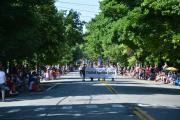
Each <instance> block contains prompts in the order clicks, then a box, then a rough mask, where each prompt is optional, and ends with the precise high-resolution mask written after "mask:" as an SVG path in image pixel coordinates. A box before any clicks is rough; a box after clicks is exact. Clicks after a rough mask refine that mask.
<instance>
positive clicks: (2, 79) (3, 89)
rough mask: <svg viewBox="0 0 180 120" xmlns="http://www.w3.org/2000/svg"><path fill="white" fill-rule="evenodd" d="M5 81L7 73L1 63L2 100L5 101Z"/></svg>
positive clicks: (0, 85) (0, 83)
mask: <svg viewBox="0 0 180 120" xmlns="http://www.w3.org/2000/svg"><path fill="white" fill-rule="evenodd" d="M5 83H6V74H5V72H4V71H3V66H2V64H1V63H0V89H1V94H2V101H3V102H4V101H5Z"/></svg>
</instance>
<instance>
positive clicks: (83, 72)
mask: <svg viewBox="0 0 180 120" xmlns="http://www.w3.org/2000/svg"><path fill="white" fill-rule="evenodd" d="M85 70H86V64H84V65H83V67H82V77H83V79H82V81H85V74H86V71H85Z"/></svg>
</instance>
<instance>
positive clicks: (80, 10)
mask: <svg viewBox="0 0 180 120" xmlns="http://www.w3.org/2000/svg"><path fill="white" fill-rule="evenodd" d="M56 7H59V8H60V9H61V8H64V9H67V10H71V9H74V8H68V7H62V6H56ZM74 10H77V11H81V12H89V13H94V14H97V13H98V12H95V11H89V10H80V9H74Z"/></svg>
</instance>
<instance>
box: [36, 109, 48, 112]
mask: <svg viewBox="0 0 180 120" xmlns="http://www.w3.org/2000/svg"><path fill="white" fill-rule="evenodd" d="M45 109H46V108H36V109H34V111H36V112H38V111H42V110H45Z"/></svg>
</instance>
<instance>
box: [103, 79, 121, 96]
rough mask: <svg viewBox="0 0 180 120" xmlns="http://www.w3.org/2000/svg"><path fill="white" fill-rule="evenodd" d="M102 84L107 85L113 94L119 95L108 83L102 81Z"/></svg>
mask: <svg viewBox="0 0 180 120" xmlns="http://www.w3.org/2000/svg"><path fill="white" fill-rule="evenodd" d="M101 83H103V84H105V87H106V88H107V89H108V90H109V91H110V92H111V93H113V94H118V92H117V91H116V90H115V89H114V88H113V87H112V86H110V85H109V84H108V82H105V81H101Z"/></svg>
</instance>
